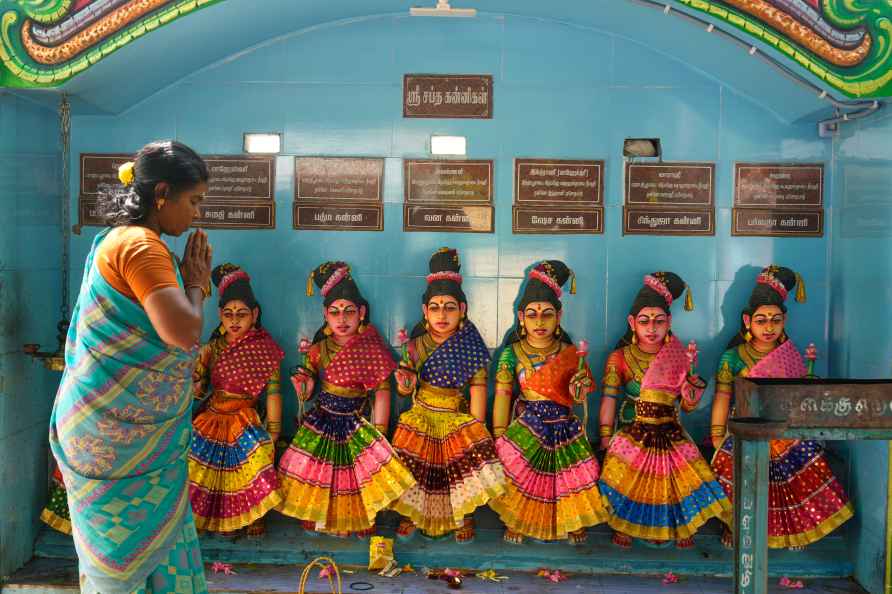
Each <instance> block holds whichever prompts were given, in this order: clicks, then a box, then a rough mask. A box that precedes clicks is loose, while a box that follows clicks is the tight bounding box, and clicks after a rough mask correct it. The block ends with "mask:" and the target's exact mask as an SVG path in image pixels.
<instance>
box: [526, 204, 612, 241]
mask: <svg viewBox="0 0 892 594" xmlns="http://www.w3.org/2000/svg"><path fill="white" fill-rule="evenodd" d="M511 228H512V231H513V232H514V233H517V234H554V235H570V234H598V233H603V232H604V208H603V207H600V206H597V207H593V208H567V207H560V206H554V205H551V204H541V205H535V204H524V205H522V206H514V207H513V208H512V218H511Z"/></svg>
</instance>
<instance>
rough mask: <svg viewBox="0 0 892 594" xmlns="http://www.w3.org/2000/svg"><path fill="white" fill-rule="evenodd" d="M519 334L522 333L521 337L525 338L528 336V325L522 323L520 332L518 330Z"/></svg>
mask: <svg viewBox="0 0 892 594" xmlns="http://www.w3.org/2000/svg"><path fill="white" fill-rule="evenodd" d="M518 334H520V337H521V338H523V337H524V336H526V335H527V328H526V326H524V325H523V324H521V325H520V332H518Z"/></svg>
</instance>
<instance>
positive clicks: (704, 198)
mask: <svg viewBox="0 0 892 594" xmlns="http://www.w3.org/2000/svg"><path fill="white" fill-rule="evenodd" d="M625 189H626V194H625V196H626V197H625V200H626V206H648V207H652V206H667V207H681V208H691V207H697V206H700V207H712V206H713V205H714V204H715V163H626V188H625Z"/></svg>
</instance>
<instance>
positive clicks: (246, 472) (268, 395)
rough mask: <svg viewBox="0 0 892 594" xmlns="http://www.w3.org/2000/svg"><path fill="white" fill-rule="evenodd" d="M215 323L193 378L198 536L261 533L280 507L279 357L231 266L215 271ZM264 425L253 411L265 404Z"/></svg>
mask: <svg viewBox="0 0 892 594" xmlns="http://www.w3.org/2000/svg"><path fill="white" fill-rule="evenodd" d="M211 278H212V280H213V282H214V284H215V285H216V287H217V292H218V294H219V299H218V302H217V305H218V307H219V310H218V311H219V316H220V324H219V326H218V327H217V329H216V330H215V331H214V333H213V336H212V337H211V339H210V341H209V342H208V343H207V344H205V345H204V346H202V347H201V350H200V351H199V354H198V360H197V361H196V364H195V370H194V372H193V377H192V380H193V393H194V395H195V398H196V399H197V401H198V403H199V405H198V407H197V408H198V410H199V411H200V412H198V414H197V415H196V416H195V418H194V419H193V420H192V428H193V431H192V447H191V450H190V453H189V498H190V500H191V502H192V514H193V516H194V518H195V526H196V528H198V530H206V531H209V532H219V533H223V534H226V535H233V534H234V533H236V532H237V531H238V530H240V529H242V528H245V530H246V532H247V534H248V535H249V536H253V537H259V536H262V535H263V533H264V531H265V526H264V522H263V517H264V516H265V515H266V513H267V512H268V511H269V510H271V509H273V508H275V507H276V505H278V504H279V501H280V500H281V497H280V496H279V491H278V481H277V479H276V467H275V443H276V440H277V439H278V438H279V434H280V433H281V431H282V396H281V394H280V390H279V385H280V371H279V365H280V363H281V362H282V358H283V357H284V353H283V352H282V349H281V348H279V345H278V344H276V341H275V340H274V339H273V337H272V336H270V334H269V332H267V331H266V329H264V328H263V326H262V324H261V309H260V303H258V301H257V299H256V298H255V297H254V291H253V290H252V288H251V278H250V277H249V276H248V274H247V273H246V272H245V271H244V270H242V269H241V268H239V267H238V266H235V265H233V264H229V263H227V264H222V265H220V266H217V267H216V268H214V270H213V272H212V275H211ZM209 392H210V394H208V393H209ZM264 402H265V408H266V421H265V423H264V422H263V421H262V420H261V415H260V413H259V412H258V407H259V406H261V405H262V404H264Z"/></svg>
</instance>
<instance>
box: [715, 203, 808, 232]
mask: <svg viewBox="0 0 892 594" xmlns="http://www.w3.org/2000/svg"><path fill="white" fill-rule="evenodd" d="M731 217H732V218H731V235H743V236H747V235H750V236H761V237H785V236H790V237H822V236H823V235H824V209H822V208H819V209H817V210H783V209H775V208H734V209H732V210H731Z"/></svg>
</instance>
